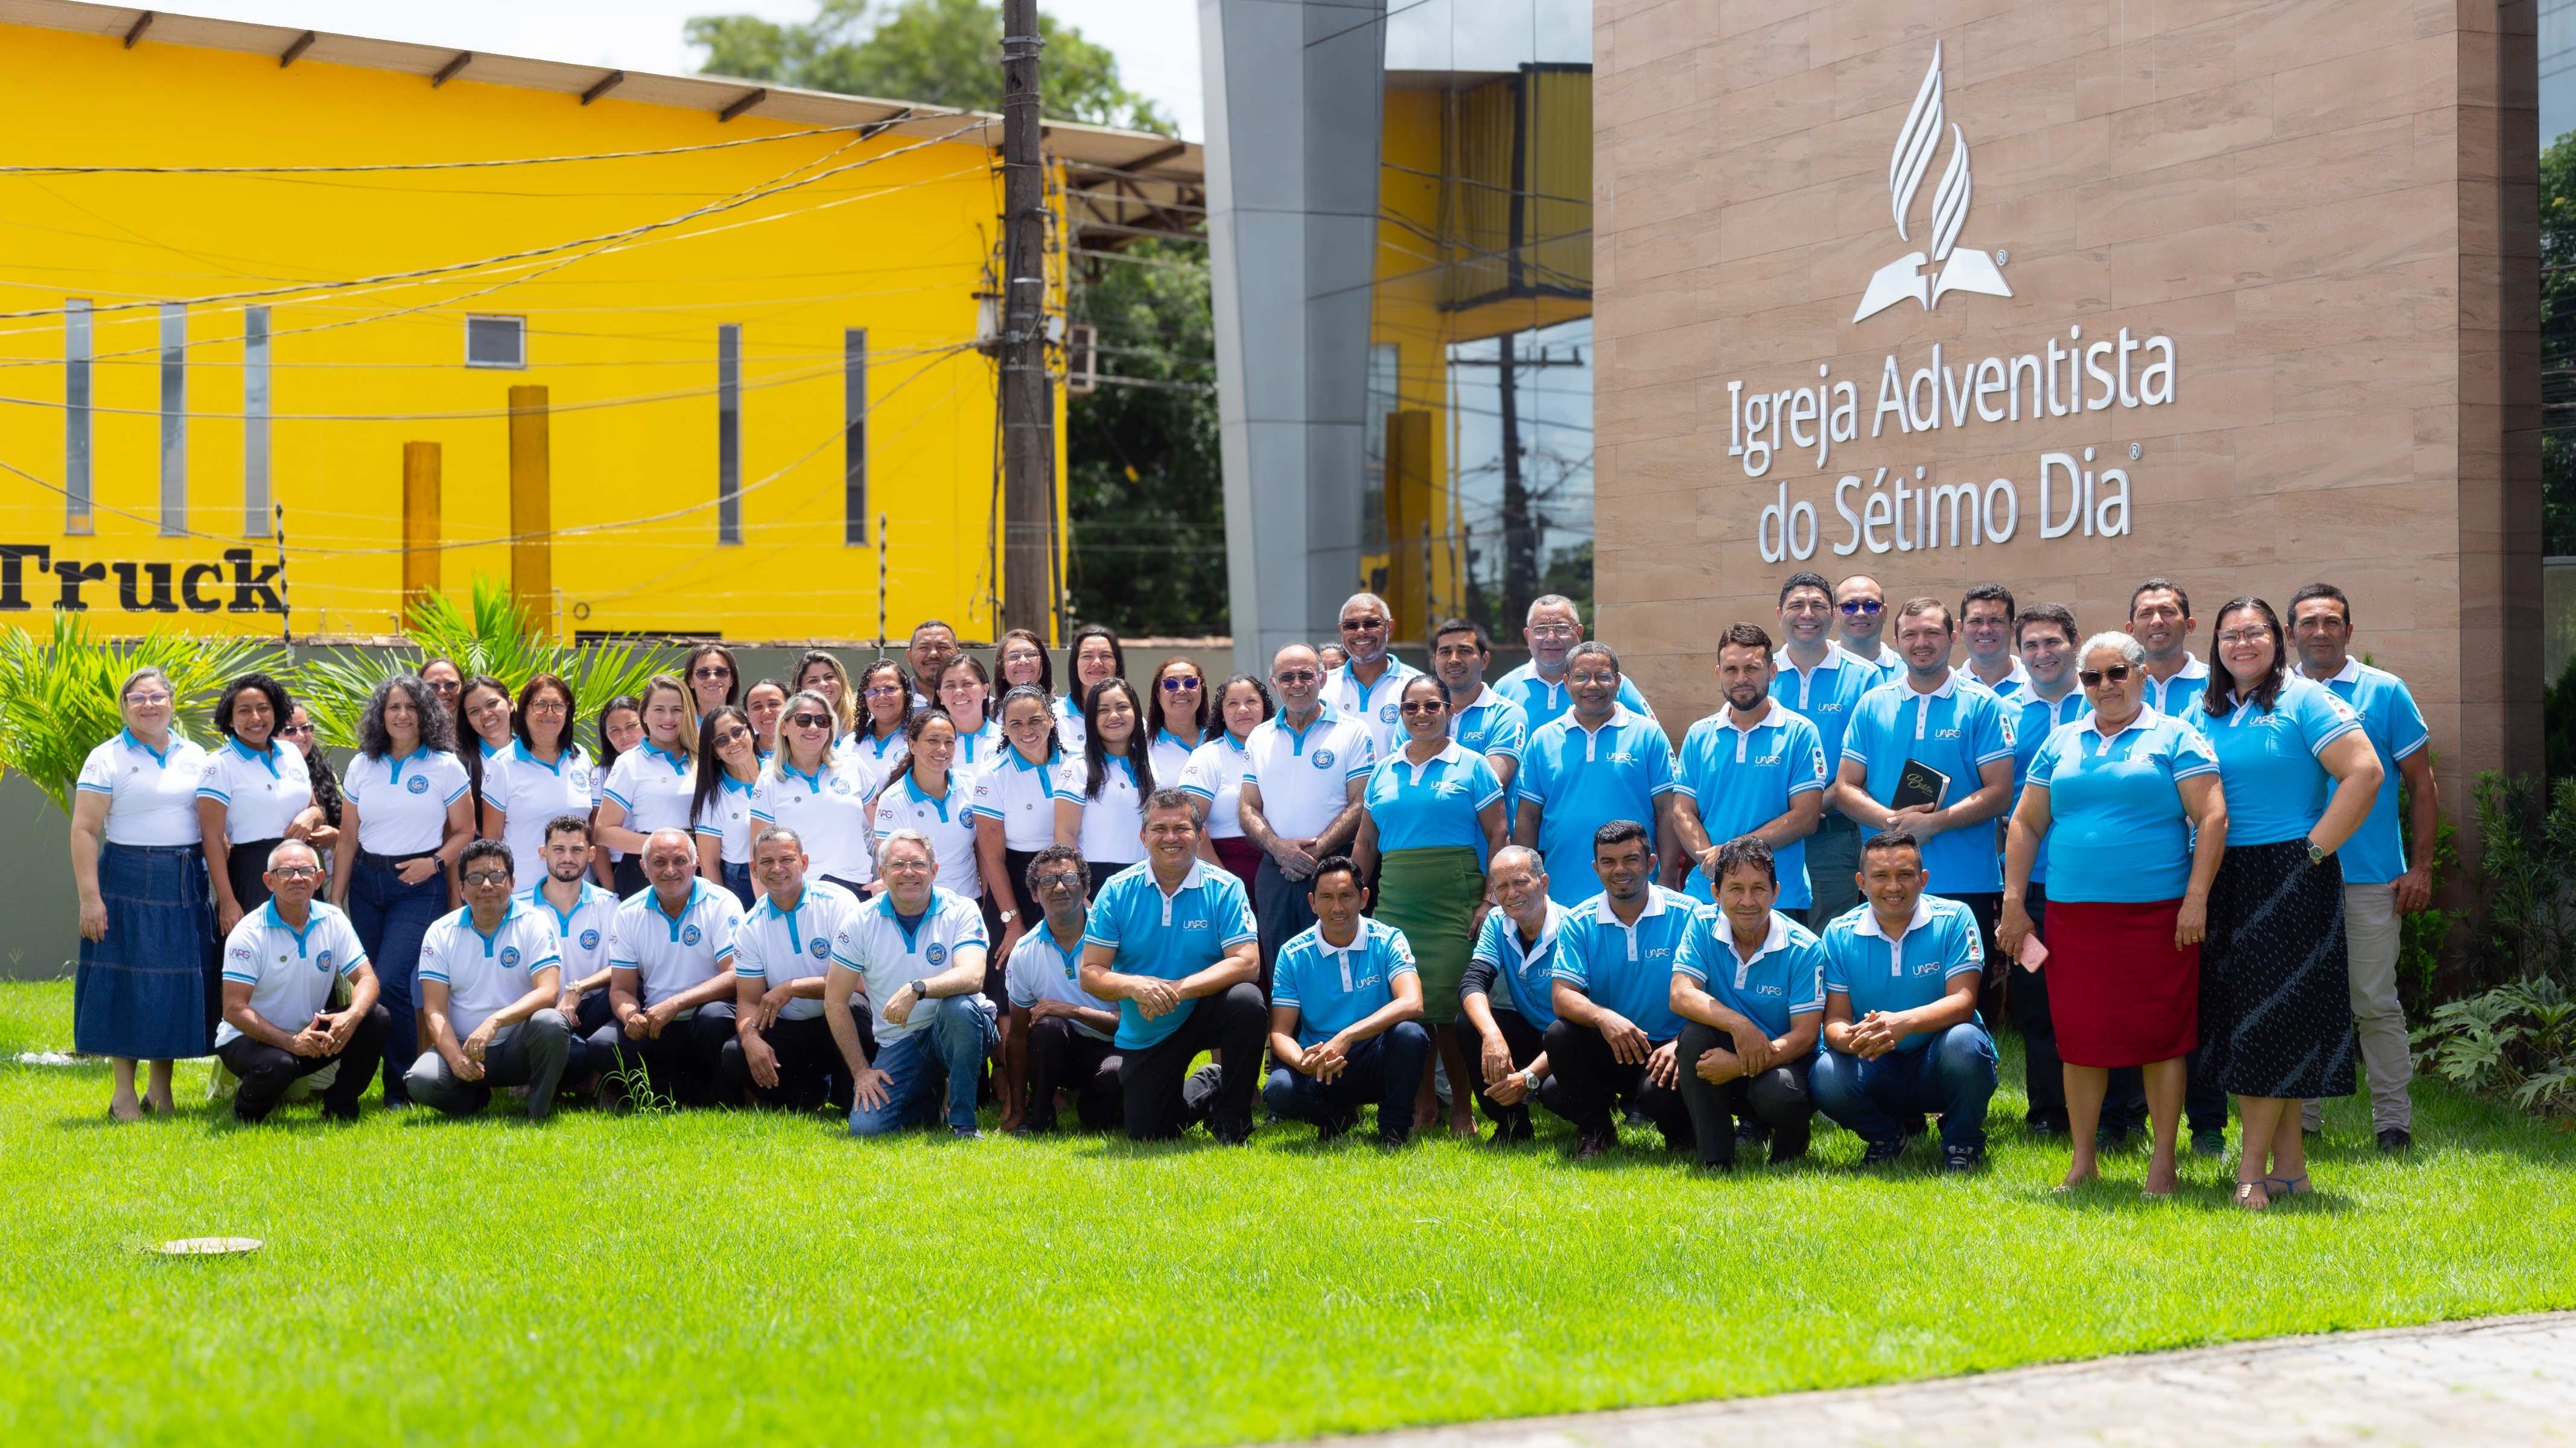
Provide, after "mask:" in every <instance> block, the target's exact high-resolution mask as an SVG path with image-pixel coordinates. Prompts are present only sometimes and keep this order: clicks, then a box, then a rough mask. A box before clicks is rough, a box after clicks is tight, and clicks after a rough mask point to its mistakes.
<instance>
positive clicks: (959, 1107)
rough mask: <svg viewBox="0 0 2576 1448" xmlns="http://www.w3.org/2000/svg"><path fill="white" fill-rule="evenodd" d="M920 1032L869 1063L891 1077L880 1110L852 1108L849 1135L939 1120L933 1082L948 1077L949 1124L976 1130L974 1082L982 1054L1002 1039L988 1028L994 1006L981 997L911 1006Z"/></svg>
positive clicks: (980, 1068)
mask: <svg viewBox="0 0 2576 1448" xmlns="http://www.w3.org/2000/svg"><path fill="white" fill-rule="evenodd" d="M912 1011H913V1016H914V1018H915V1019H916V1020H917V1019H919V1018H920V1017H921V1016H922V1015H924V1014H925V1013H926V1014H928V1015H929V1017H930V1020H929V1023H928V1024H927V1025H925V1026H924V1027H923V1028H922V1029H920V1030H917V1031H914V1032H913V1033H912V1034H910V1035H908V1036H905V1037H903V1038H902V1039H901V1040H897V1041H891V1042H888V1043H887V1044H886V1046H885V1048H884V1049H883V1050H880V1051H878V1052H877V1057H876V1059H875V1060H873V1061H870V1062H869V1063H868V1064H869V1065H871V1066H874V1067H876V1068H877V1069H878V1070H880V1071H883V1072H884V1073H886V1075H887V1076H889V1077H891V1078H893V1079H891V1080H889V1081H888V1082H886V1100H885V1104H884V1105H883V1106H877V1107H868V1106H857V1107H853V1108H852V1109H851V1111H850V1135H852V1136H883V1135H885V1134H886V1133H887V1132H890V1131H901V1130H902V1129H904V1128H905V1127H907V1126H914V1125H928V1124H929V1123H930V1122H932V1121H935V1120H937V1119H938V1115H939V1098H938V1096H937V1095H936V1094H935V1093H934V1090H933V1087H934V1083H936V1082H937V1081H938V1079H939V1078H940V1077H941V1076H943V1075H944V1076H946V1077H947V1078H948V1124H949V1126H951V1127H953V1128H955V1129H957V1130H960V1131H972V1130H974V1128H975V1083H976V1081H977V1079H978V1078H979V1077H980V1076H981V1075H982V1074H983V1067H984V1053H985V1052H987V1051H990V1050H991V1049H992V1048H993V1045H994V1043H995V1042H997V1041H999V1040H1000V1039H1001V1032H1000V1030H999V1029H997V1028H996V1027H995V1026H994V1024H993V1003H992V1002H991V1001H988V1000H986V999H984V998H983V997H982V996H980V995H962V996H941V997H940V998H938V999H937V1000H927V1001H922V1002H920V1003H918V1004H916V1005H915V1006H913V1008H912Z"/></svg>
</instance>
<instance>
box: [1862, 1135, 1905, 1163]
mask: <svg viewBox="0 0 2576 1448" xmlns="http://www.w3.org/2000/svg"><path fill="white" fill-rule="evenodd" d="M1903 1155H1905V1143H1904V1141H1902V1140H1897V1141H1873V1142H1871V1143H1870V1144H1869V1149H1868V1150H1867V1151H1864V1152H1862V1153H1861V1154H1860V1164H1861V1165H1862V1166H1864V1167H1879V1166H1893V1165H1895V1164H1896V1159H1897V1158H1898V1157H1900V1156H1903Z"/></svg>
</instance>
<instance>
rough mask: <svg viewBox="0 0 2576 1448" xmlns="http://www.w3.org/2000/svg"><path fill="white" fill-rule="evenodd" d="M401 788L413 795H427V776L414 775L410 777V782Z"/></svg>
mask: <svg viewBox="0 0 2576 1448" xmlns="http://www.w3.org/2000/svg"><path fill="white" fill-rule="evenodd" d="M403 788H405V789H407V790H410V791H411V792H412V793H414V794H427V793H429V776H427V775H423V774H415V775H413V776H412V777H411V780H410V782H409V783H407V784H405V785H404V786H403Z"/></svg>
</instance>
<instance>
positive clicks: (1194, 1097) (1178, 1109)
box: [1118, 981, 1270, 1144]
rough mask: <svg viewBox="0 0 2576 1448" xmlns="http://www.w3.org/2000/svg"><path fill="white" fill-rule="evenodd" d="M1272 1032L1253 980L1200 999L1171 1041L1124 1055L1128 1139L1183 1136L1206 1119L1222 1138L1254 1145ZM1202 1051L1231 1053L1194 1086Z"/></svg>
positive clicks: (1121, 1067)
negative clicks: (1256, 1104) (1257, 1098)
mask: <svg viewBox="0 0 2576 1448" xmlns="http://www.w3.org/2000/svg"><path fill="white" fill-rule="evenodd" d="M1269 1026H1270V1011H1269V1008H1268V1007H1266V1006H1264V1005H1262V1003H1261V989H1260V987H1258V986H1255V985H1253V984H1252V983H1251V982H1249V981H1246V982H1244V983H1242V984H1240V985H1233V986H1228V987H1227V988H1226V989H1225V990H1223V991H1221V992H1219V993H1218V994H1216V995H1212V996H1202V997H1200V998H1199V1000H1198V1001H1197V1002H1196V1003H1195V1004H1193V1005H1192V1006H1191V1008H1190V1014H1189V1018H1188V1019H1187V1020H1184V1021H1182V1022H1181V1024H1180V1026H1179V1027H1178V1028H1177V1029H1176V1030H1174V1031H1173V1032H1172V1033H1171V1034H1170V1035H1168V1036H1165V1037H1164V1038H1163V1039H1161V1040H1159V1041H1156V1042H1155V1043H1154V1044H1152V1045H1150V1046H1146V1047H1144V1048H1142V1049H1140V1050H1131V1051H1125V1052H1122V1053H1121V1055H1122V1057H1123V1059H1122V1060H1121V1061H1120V1064H1119V1070H1118V1088H1119V1092H1120V1094H1121V1096H1122V1097H1123V1098H1124V1105H1125V1107H1126V1112H1125V1115H1126V1118H1127V1135H1128V1136H1130V1137H1131V1138H1133V1139H1135V1140H1137V1141H1155V1140H1160V1139H1162V1138H1165V1137H1173V1136H1178V1135H1180V1134H1181V1132H1182V1131H1183V1130H1184V1129H1185V1128H1186V1127H1187V1126H1188V1125H1189V1124H1190V1122H1192V1121H1193V1120H1196V1119H1198V1118H1200V1117H1201V1116H1202V1115H1203V1116H1205V1118H1206V1120H1207V1124H1208V1132H1209V1134H1211V1135H1213V1136H1214V1137H1215V1138H1216V1139H1217V1140H1219V1141H1222V1142H1226V1143H1229V1144H1231V1143H1234V1142H1240V1141H1243V1140H1246V1139H1248V1138H1249V1137H1250V1136H1251V1135H1252V1093H1253V1092H1254V1091H1255V1090H1257V1089H1259V1087H1260V1085H1261V1061H1262V1056H1263V1051H1262V1044H1263V1041H1264V1038H1265V1037H1267V1036H1268V1035H1269ZM1201 1051H1222V1052H1224V1053H1225V1064H1224V1065H1223V1066H1220V1067H1216V1068H1213V1069H1211V1070H1210V1071H1207V1072H1203V1073H1201V1079H1196V1080H1193V1079H1191V1078H1190V1062H1191V1061H1192V1060H1193V1059H1195V1058H1196V1057H1197V1055H1198V1053H1199V1052H1201ZM1185 1083H1186V1085H1187V1088H1188V1089H1186V1090H1184V1084H1185Z"/></svg>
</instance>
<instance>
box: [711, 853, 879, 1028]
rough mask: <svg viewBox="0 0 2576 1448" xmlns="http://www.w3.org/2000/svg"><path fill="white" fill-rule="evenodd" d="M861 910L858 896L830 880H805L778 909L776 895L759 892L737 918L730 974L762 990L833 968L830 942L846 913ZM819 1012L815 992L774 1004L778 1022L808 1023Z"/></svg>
mask: <svg viewBox="0 0 2576 1448" xmlns="http://www.w3.org/2000/svg"><path fill="white" fill-rule="evenodd" d="M862 908H864V907H863V906H862V905H861V903H860V900H859V897H858V896H856V895H853V894H851V893H850V892H849V891H847V890H844V889H842V888H841V887H840V886H838V885H835V884H833V883H832V882H831V881H829V880H817V879H808V880H806V882H805V888H804V889H803V890H801V891H799V892H797V896H796V906H795V908H794V909H791V910H781V909H779V908H778V897H777V896H775V895H763V896H761V897H760V899H759V901H758V902H757V903H755V904H754V905H753V906H752V907H751V909H750V910H749V911H748V912H746V913H745V914H744V915H743V917H742V932H741V933H740V934H739V935H737V936H735V937H734V956H733V970H734V974H735V975H736V976H737V977H739V978H741V979H743V980H756V981H758V982H760V988H761V989H762V990H764V991H768V990H775V989H777V988H778V987H780V986H782V985H791V984H794V983H795V982H797V981H800V980H803V979H805V978H806V977H808V976H819V975H823V974H826V973H827V972H829V971H830V970H831V968H832V941H833V938H834V937H836V936H838V935H839V934H840V933H841V927H842V926H844V925H847V924H848V923H849V920H850V915H851V912H853V911H856V910H859V909H862ZM821 1014H823V999H822V997H820V996H815V997H812V998H808V997H805V996H795V997H791V998H790V999H789V1000H788V1002H787V1004H785V1005H783V1006H780V1007H779V1008H778V1018H779V1019H780V1020H782V1021H808V1020H812V1019H813V1018H814V1017H816V1016H819V1015H821Z"/></svg>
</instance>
